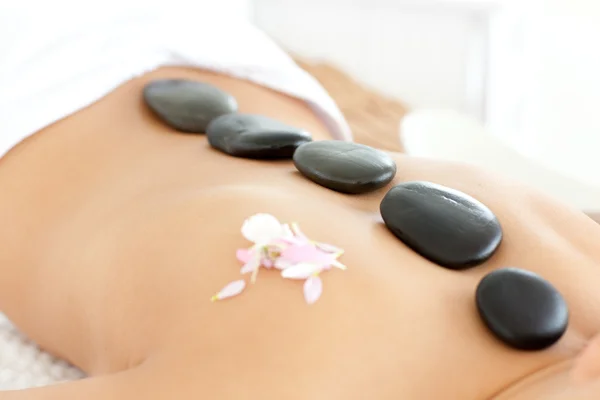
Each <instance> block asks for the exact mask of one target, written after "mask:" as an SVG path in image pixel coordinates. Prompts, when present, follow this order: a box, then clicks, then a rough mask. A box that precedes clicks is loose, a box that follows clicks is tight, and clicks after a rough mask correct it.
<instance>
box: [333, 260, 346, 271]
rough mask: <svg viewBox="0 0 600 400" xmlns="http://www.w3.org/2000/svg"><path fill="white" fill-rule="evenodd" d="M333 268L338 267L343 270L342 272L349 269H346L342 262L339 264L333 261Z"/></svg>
mask: <svg viewBox="0 0 600 400" xmlns="http://www.w3.org/2000/svg"><path fill="white" fill-rule="evenodd" d="M331 266H332V267H336V268H339V269H341V270H342V271H345V270H347V269H348V267H346V266H345V265H344V264H342V263H341V262H339V261H338V260H333V262H332V263H331Z"/></svg>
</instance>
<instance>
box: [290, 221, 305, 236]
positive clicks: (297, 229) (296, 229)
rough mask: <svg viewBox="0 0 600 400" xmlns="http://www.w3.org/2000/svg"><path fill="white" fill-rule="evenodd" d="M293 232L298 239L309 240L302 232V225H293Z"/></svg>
mask: <svg viewBox="0 0 600 400" xmlns="http://www.w3.org/2000/svg"><path fill="white" fill-rule="evenodd" d="M292 232H294V235H296V237H298V238H300V239H303V240H308V237H307V236H306V235H305V234H304V233H303V232H302V231H301V230H300V225H298V224H297V223H296V222H294V223H293V224H292Z"/></svg>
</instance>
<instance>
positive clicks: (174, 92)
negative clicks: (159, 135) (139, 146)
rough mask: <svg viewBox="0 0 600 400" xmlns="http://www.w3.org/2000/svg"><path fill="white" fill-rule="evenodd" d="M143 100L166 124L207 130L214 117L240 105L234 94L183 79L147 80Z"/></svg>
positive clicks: (200, 130)
mask: <svg viewBox="0 0 600 400" xmlns="http://www.w3.org/2000/svg"><path fill="white" fill-rule="evenodd" d="M144 101H145V102H146V105H147V106H148V107H149V108H150V109H151V110H152V111H153V112H154V113H155V114H156V115H157V116H158V117H159V118H160V119H161V120H162V121H163V122H165V123H166V124H167V125H169V126H171V127H172V128H174V129H177V130H178V131H182V132H188V133H205V132H206V128H207V126H208V124H209V123H210V122H211V121H212V120H213V119H215V118H217V117H220V116H221V115H225V114H230V113H234V112H236V111H237V109H238V105H237V101H236V100H235V98H234V97H233V96H231V95H230V94H228V93H226V92H224V91H222V90H221V89H219V88H217V87H215V86H212V85H209V84H208V83H202V82H195V81H188V80H183V79H162V80H156V81H152V82H150V83H148V84H147V85H146V86H145V87H144Z"/></svg>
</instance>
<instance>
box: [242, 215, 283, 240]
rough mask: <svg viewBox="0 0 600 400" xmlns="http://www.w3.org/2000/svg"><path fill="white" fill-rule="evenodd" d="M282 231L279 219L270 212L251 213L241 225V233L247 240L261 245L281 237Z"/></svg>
mask: <svg viewBox="0 0 600 400" xmlns="http://www.w3.org/2000/svg"><path fill="white" fill-rule="evenodd" d="M284 233H285V231H284V228H283V226H282V225H281V223H280V222H279V220H278V219H277V218H275V217H274V216H272V215H271V214H256V215H253V216H251V217H250V218H248V219H247V220H246V221H244V224H243V225H242V235H243V236H244V237H245V238H246V239H248V240H249V241H251V242H253V243H256V244H261V245H266V244H268V243H269V242H271V241H272V240H274V239H277V238H280V237H282V236H283V235H284Z"/></svg>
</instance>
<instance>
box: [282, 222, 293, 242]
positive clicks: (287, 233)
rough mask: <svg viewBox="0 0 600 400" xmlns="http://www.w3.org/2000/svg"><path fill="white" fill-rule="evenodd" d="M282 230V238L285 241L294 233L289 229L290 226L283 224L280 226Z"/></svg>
mask: <svg viewBox="0 0 600 400" xmlns="http://www.w3.org/2000/svg"><path fill="white" fill-rule="evenodd" d="M281 227H282V228H283V237H284V238H286V239H290V238H293V237H294V232H292V229H291V228H290V224H283V225H282V226H281Z"/></svg>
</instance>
